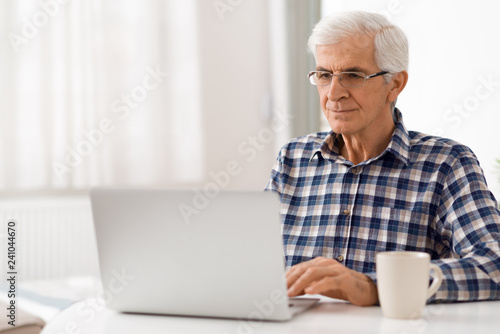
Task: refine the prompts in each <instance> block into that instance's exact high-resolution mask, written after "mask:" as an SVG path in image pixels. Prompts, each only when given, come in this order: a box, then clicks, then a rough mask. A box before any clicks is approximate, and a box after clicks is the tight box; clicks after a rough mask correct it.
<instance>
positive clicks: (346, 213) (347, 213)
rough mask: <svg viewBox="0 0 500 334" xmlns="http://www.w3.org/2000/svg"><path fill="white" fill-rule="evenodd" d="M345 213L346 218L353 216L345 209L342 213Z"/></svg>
mask: <svg viewBox="0 0 500 334" xmlns="http://www.w3.org/2000/svg"><path fill="white" fill-rule="evenodd" d="M342 212H343V213H344V215H346V216H349V215H350V214H351V211H349V210H347V209H345V210H344V211H342Z"/></svg>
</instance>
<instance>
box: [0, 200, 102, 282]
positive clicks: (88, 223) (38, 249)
mask: <svg viewBox="0 0 500 334" xmlns="http://www.w3.org/2000/svg"><path fill="white" fill-rule="evenodd" d="M10 219H14V220H15V221H16V230H17V232H16V268H15V269H16V271H17V276H18V280H19V281H26V280H45V279H60V278H67V277H74V276H98V274H99V269H98V260H97V248H96V242H95V237H94V228H93V224H92V214H91V209H90V200H89V198H88V197H87V196H79V197H69V196H68V197H43V198H30V199H24V198H19V199H5V198H4V199H2V198H0V255H1V256H0V269H1V272H2V274H1V275H0V277H1V276H3V275H5V274H6V273H7V272H8V271H10V270H8V268H7V261H8V258H7V247H8V245H7V241H8V240H7V223H8V221H9V220H10Z"/></svg>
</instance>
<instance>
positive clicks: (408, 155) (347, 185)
mask: <svg viewBox="0 0 500 334" xmlns="http://www.w3.org/2000/svg"><path fill="white" fill-rule="evenodd" d="M396 118H397V120H396V128H395V130H394V133H393V135H392V138H391V141H390V143H389V145H388V147H387V148H386V150H385V151H384V152H383V153H382V154H380V155H379V156H377V157H375V158H372V159H369V160H367V161H364V162H362V163H360V164H358V165H355V166H354V165H353V163H351V162H350V161H348V160H346V159H344V158H343V157H342V156H341V155H340V154H339V142H338V136H336V134H335V133H333V132H330V133H327V132H320V133H314V134H310V135H307V136H304V137H300V138H296V139H293V140H292V141H290V142H289V143H288V144H286V145H285V146H284V147H283V148H282V149H281V151H280V153H279V156H278V159H277V161H276V164H275V166H274V168H273V171H272V173H271V178H270V180H269V183H268V184H267V186H266V190H272V191H275V192H277V193H278V194H279V195H280V198H281V203H282V212H281V215H282V223H283V224H282V229H283V238H284V244H285V256H286V265H287V268H288V267H290V266H292V265H294V264H297V263H300V262H303V261H307V260H310V259H312V258H315V257H317V256H324V257H327V258H334V259H337V260H338V261H340V262H341V263H343V264H344V265H345V266H347V267H348V268H351V269H354V270H356V271H359V272H362V273H365V274H366V275H367V276H369V277H370V278H371V279H373V280H374V281H375V282H376V274H375V255H376V254H377V252H382V251H396V250H398V251H422V252H427V253H429V254H430V255H431V259H432V262H433V263H435V264H437V265H439V266H440V268H441V269H442V271H443V274H444V276H445V279H444V281H443V283H442V285H441V287H440V289H439V290H438V292H437V293H436V294H435V295H434V297H433V298H432V299H433V300H446V301H458V300H480V299H500V212H499V210H498V208H497V203H496V201H495V198H494V197H493V195H492V194H491V192H490V191H489V190H488V188H487V186H486V180H485V178H484V176H483V172H482V169H481V167H480V166H479V162H478V161H477V158H476V156H475V155H474V154H473V153H472V151H471V150H470V149H469V148H468V147H466V146H464V145H461V144H459V143H457V142H455V141H452V140H450V139H444V138H438V137H433V136H428V135H424V134H422V133H419V132H414V131H407V130H406V128H405V126H404V124H403V121H402V115H401V113H400V112H399V110H396Z"/></svg>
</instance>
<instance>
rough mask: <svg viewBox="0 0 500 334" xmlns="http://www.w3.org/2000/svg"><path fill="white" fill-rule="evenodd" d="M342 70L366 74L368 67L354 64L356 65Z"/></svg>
mask: <svg viewBox="0 0 500 334" xmlns="http://www.w3.org/2000/svg"><path fill="white" fill-rule="evenodd" d="M342 72H363V73H365V74H366V69H363V68H361V67H357V66H354V67H349V68H346V69H345V70H342Z"/></svg>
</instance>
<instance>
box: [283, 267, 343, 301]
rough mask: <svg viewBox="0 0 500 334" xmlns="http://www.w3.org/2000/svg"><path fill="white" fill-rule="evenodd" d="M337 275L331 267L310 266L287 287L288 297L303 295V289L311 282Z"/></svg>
mask: <svg viewBox="0 0 500 334" xmlns="http://www.w3.org/2000/svg"><path fill="white" fill-rule="evenodd" d="M336 275H339V271H338V270H337V269H336V268H332V267H330V266H329V267H323V266H310V267H307V268H305V269H304V270H302V272H301V275H300V277H298V278H296V280H295V281H294V282H293V283H291V284H290V285H288V287H289V288H288V296H290V297H293V296H297V295H300V294H303V293H304V289H306V288H307V287H309V286H310V285H311V284H312V283H313V282H315V281H318V280H321V279H323V278H324V277H325V276H336Z"/></svg>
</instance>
